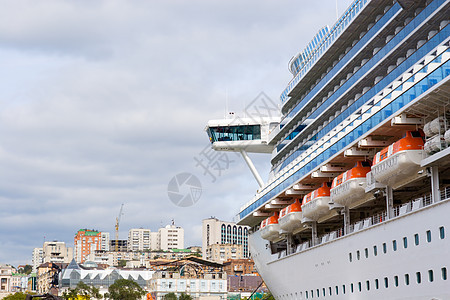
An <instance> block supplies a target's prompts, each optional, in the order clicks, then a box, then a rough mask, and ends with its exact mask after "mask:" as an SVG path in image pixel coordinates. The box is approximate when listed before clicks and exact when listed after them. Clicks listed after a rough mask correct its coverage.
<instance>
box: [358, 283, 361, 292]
mask: <svg viewBox="0 0 450 300" xmlns="http://www.w3.org/2000/svg"><path fill="white" fill-rule="evenodd" d="M358 290H359V291H360V292H361V291H362V286H361V281H360V282H358Z"/></svg>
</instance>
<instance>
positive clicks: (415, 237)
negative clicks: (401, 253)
mask: <svg viewBox="0 0 450 300" xmlns="http://www.w3.org/2000/svg"><path fill="white" fill-rule="evenodd" d="M414 244H416V246H418V245H419V234H418V233H416V234H415V235H414Z"/></svg>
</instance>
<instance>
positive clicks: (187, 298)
mask: <svg viewBox="0 0 450 300" xmlns="http://www.w3.org/2000/svg"><path fill="white" fill-rule="evenodd" d="M178 300H192V296H191V295H188V294H185V293H181V295H180V297H178Z"/></svg>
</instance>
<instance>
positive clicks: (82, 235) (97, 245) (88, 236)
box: [74, 229, 102, 263]
mask: <svg viewBox="0 0 450 300" xmlns="http://www.w3.org/2000/svg"><path fill="white" fill-rule="evenodd" d="M101 244H102V235H101V232H100V231H96V230H91V229H80V230H78V232H77V234H76V235H75V238H74V250H75V251H74V252H75V255H74V257H75V260H76V261H77V262H78V263H84V262H85V261H86V260H87V258H88V256H89V254H90V253H93V252H94V251H95V250H101Z"/></svg>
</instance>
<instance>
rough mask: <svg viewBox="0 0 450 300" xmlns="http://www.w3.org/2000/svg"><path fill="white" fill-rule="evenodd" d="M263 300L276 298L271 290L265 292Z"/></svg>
mask: <svg viewBox="0 0 450 300" xmlns="http://www.w3.org/2000/svg"><path fill="white" fill-rule="evenodd" d="M261 300H275V298H274V297H273V295H272V293H271V292H270V291H269V292H267V293H265V294H264V296H263V297H262V299H261Z"/></svg>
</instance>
